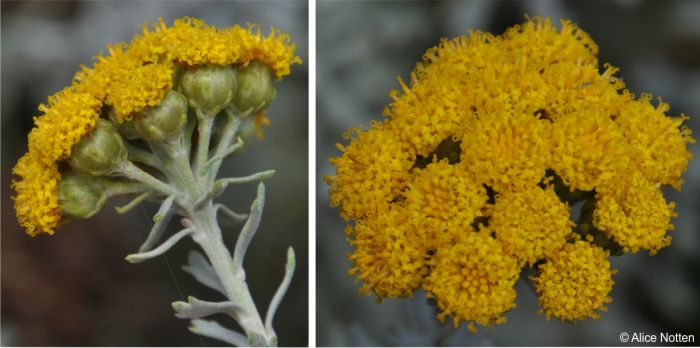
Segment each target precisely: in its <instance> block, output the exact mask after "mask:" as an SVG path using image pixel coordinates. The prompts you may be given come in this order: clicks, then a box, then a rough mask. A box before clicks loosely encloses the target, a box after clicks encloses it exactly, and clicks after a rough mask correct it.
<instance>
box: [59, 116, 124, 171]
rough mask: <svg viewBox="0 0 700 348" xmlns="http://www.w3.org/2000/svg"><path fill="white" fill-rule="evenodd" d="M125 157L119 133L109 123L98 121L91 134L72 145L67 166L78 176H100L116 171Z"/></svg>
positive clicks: (102, 120) (122, 141)
mask: <svg viewBox="0 0 700 348" xmlns="http://www.w3.org/2000/svg"><path fill="white" fill-rule="evenodd" d="M126 156H127V153H126V147H125V146H124V140H122V137H121V135H119V131H117V129H116V128H114V126H113V125H112V123H111V122H109V121H107V120H105V119H99V120H97V124H96V125H95V129H94V130H93V131H92V133H90V134H88V135H87V136H86V137H84V138H83V139H81V140H80V141H79V142H78V143H77V144H75V145H73V149H72V154H71V156H70V159H68V164H69V165H70V167H71V169H73V171H75V172H76V173H78V174H83V175H94V176H102V175H108V174H111V173H113V172H115V171H117V170H118V169H119V167H120V166H121V165H122V163H124V161H126Z"/></svg>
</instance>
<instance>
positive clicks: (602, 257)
mask: <svg viewBox="0 0 700 348" xmlns="http://www.w3.org/2000/svg"><path fill="white" fill-rule="evenodd" d="M597 54H598V47H597V46H596V44H595V43H594V42H593V40H592V39H591V38H590V37H589V36H588V35H587V34H586V33H585V32H583V31H582V30H581V29H579V28H578V27H577V26H576V25H575V24H573V23H571V22H569V21H566V20H563V21H562V22H561V26H560V27H559V28H557V26H555V25H553V24H552V23H551V21H550V20H549V19H542V18H535V19H528V20H527V21H526V22H525V23H524V24H522V25H517V26H514V27H512V28H510V29H508V30H507V31H506V32H505V33H504V34H502V35H500V36H494V35H491V34H488V33H482V32H470V33H469V34H468V35H464V36H460V37H457V38H455V39H452V40H447V39H444V40H442V41H441V42H440V43H439V44H438V45H437V46H436V47H434V48H431V49H429V50H428V51H427V52H426V53H425V55H424V57H423V61H422V62H420V63H418V65H417V66H416V68H415V70H414V71H413V72H412V73H411V75H410V81H408V82H404V80H401V79H399V86H400V88H399V90H395V91H392V92H391V93H390V96H391V98H392V99H393V101H392V102H391V103H390V104H389V105H388V106H387V107H386V108H385V109H384V116H385V119H384V120H383V122H377V121H372V122H371V126H370V127H369V128H367V129H363V128H356V129H352V130H351V131H349V132H348V134H346V136H345V137H346V139H349V143H348V144H344V145H343V144H338V145H337V148H338V149H339V150H340V151H341V152H342V154H341V155H340V156H339V157H336V158H331V159H330V161H331V163H332V164H333V165H335V167H336V173H335V175H332V176H327V177H326V181H327V183H328V185H329V191H330V201H331V205H332V206H334V207H337V208H338V209H339V210H340V214H341V216H342V217H343V218H345V219H346V220H348V221H349V223H350V225H349V226H348V231H350V232H349V233H348V235H347V236H348V240H349V242H350V244H351V245H352V246H353V247H354V251H353V253H351V254H350V255H349V257H350V260H351V261H353V264H354V265H353V269H352V271H353V272H351V273H352V274H354V275H356V276H357V278H358V280H360V281H362V282H363V284H362V287H361V292H362V293H364V294H370V293H374V294H375V295H377V296H378V297H380V298H381V297H405V296H410V295H412V294H413V292H414V291H416V290H418V289H421V288H422V289H424V290H426V292H427V294H428V296H430V297H435V298H436V299H437V303H438V305H439V307H440V309H441V310H442V313H441V314H440V315H439V317H440V318H441V319H442V318H444V317H445V316H451V317H452V318H453V321H454V322H455V324H458V323H459V322H460V321H466V322H467V323H469V324H468V326H469V328H470V329H474V324H475V323H476V324H480V325H491V324H498V323H502V322H504V321H505V316H504V315H505V313H506V312H507V311H508V310H509V309H511V308H513V307H514V305H515V303H514V300H515V291H514V289H513V284H514V282H515V280H516V279H517V278H518V274H519V271H520V269H521V268H522V267H534V268H536V269H539V276H538V277H537V278H536V279H537V280H536V284H537V289H538V295H539V296H540V303H541V304H542V307H543V313H544V314H546V315H547V317H551V316H554V317H557V318H560V319H562V320H574V319H583V318H586V317H594V318H595V317H597V316H598V315H597V314H596V311H598V310H602V309H604V305H605V303H607V302H609V301H610V299H609V298H608V293H609V292H610V289H611V287H612V280H611V276H612V273H614V272H613V271H611V270H610V264H609V263H608V261H607V257H608V255H609V253H610V250H613V249H614V248H616V247H620V249H622V250H624V251H627V252H637V251H639V250H641V249H645V250H648V251H649V252H650V253H652V254H654V253H656V252H658V250H659V249H661V248H663V247H665V246H667V245H668V244H669V243H670V237H669V236H667V235H666V233H667V231H669V230H671V229H673V225H672V224H671V222H670V220H671V218H672V217H674V216H675V213H674V212H673V208H674V204H673V203H667V202H666V200H665V199H664V197H663V194H662V192H661V187H662V186H663V185H672V186H674V187H676V188H677V189H680V185H681V183H682V180H681V178H680V176H681V174H682V173H683V172H684V171H685V170H686V168H687V165H688V161H689V160H690V158H691V153H690V151H689V150H688V144H689V143H692V142H694V141H695V140H694V139H693V138H692V137H691V132H690V129H688V128H687V127H686V126H684V125H683V122H684V121H685V120H686V119H687V117H686V116H683V115H681V116H680V117H669V116H667V115H666V112H667V111H668V110H669V107H668V105H667V104H665V103H663V102H661V101H659V103H658V104H657V105H656V106H654V105H653V104H652V102H651V99H652V98H651V97H650V96H649V95H646V94H643V95H642V97H641V98H638V99H637V98H636V97H635V95H634V94H633V93H631V92H630V91H628V90H627V89H625V85H624V83H623V82H622V80H621V79H619V78H617V77H616V76H615V74H616V73H617V71H618V69H617V68H616V67H613V66H611V65H609V64H604V65H603V66H600V65H599V63H598V59H597ZM582 201H584V202H586V203H587V204H585V205H584V207H590V208H586V209H593V210H592V211H589V210H585V211H583V212H582V213H581V214H579V215H581V216H580V217H579V218H578V220H577V221H576V222H574V221H571V216H572V213H571V211H570V206H573V204H574V203H576V202H582ZM579 235H582V236H584V235H585V237H586V238H580V237H579ZM603 240H606V241H607V242H602V241H603ZM595 243H600V244H601V245H600V246H599V245H597V244H595ZM604 243H608V244H606V245H603V244H604ZM611 245H612V246H611ZM603 247H605V248H609V250H607V249H603ZM615 250H617V249H615Z"/></svg>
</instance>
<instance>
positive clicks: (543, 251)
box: [489, 187, 573, 266]
mask: <svg viewBox="0 0 700 348" xmlns="http://www.w3.org/2000/svg"><path fill="white" fill-rule="evenodd" d="M572 225H573V223H572V222H571V220H570V212H569V207H568V206H567V204H566V203H563V202H561V201H560V200H559V197H557V195H556V193H554V189H552V188H551V187H550V188H547V189H544V190H543V189H541V188H539V187H534V188H531V189H528V190H525V191H521V192H515V193H504V194H502V195H499V196H498V197H497V198H496V204H495V205H494V207H493V212H492V215H491V219H490V222H489V230H491V231H493V232H495V233H496V239H498V241H500V242H501V244H502V245H503V250H504V252H505V253H506V254H508V255H511V256H513V257H514V258H516V259H517V260H518V262H519V263H520V265H521V266H525V264H529V265H533V264H534V263H535V262H537V261H538V260H540V259H542V258H545V257H547V256H549V255H551V254H552V253H553V252H555V251H557V250H559V249H561V247H562V246H563V245H564V244H565V243H566V239H567V238H568V237H570V236H571V227H572Z"/></svg>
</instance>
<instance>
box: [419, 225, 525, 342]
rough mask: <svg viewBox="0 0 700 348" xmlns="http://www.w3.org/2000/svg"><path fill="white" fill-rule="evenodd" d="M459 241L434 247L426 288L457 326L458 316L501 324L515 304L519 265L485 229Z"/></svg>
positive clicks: (444, 314) (439, 317)
mask: <svg viewBox="0 0 700 348" xmlns="http://www.w3.org/2000/svg"><path fill="white" fill-rule="evenodd" d="M462 236H463V237H462V238H461V240H460V241H458V242H457V243H455V244H454V245H452V246H450V247H444V248H441V249H439V250H438V251H437V253H436V255H435V260H434V267H433V270H432V272H431V273H430V275H429V276H428V277H427V279H426V283H425V289H426V290H427V291H429V293H430V294H431V295H430V296H434V297H435V298H436V300H437V303H438V306H439V307H440V309H441V310H442V313H440V314H439V315H438V319H440V320H444V318H445V317H446V316H448V315H450V316H452V320H453V322H454V324H455V326H457V324H458V323H459V321H460V320H465V321H467V322H470V324H469V328H470V330H472V331H475V330H476V328H475V327H474V326H473V324H472V323H471V322H476V323H478V324H481V325H491V324H501V323H504V322H505V321H506V318H505V317H504V316H503V314H504V313H505V312H506V311H508V310H510V309H512V308H515V296H516V293H515V282H516V281H517V280H518V274H519V273H520V268H519V267H518V263H517V262H516V260H515V259H514V258H512V257H510V256H508V255H506V254H505V253H504V251H503V248H502V247H501V244H500V243H499V242H498V241H497V240H495V239H494V238H492V237H491V236H489V235H488V234H486V233H483V232H480V233H473V232H472V233H465V234H463V235H462Z"/></svg>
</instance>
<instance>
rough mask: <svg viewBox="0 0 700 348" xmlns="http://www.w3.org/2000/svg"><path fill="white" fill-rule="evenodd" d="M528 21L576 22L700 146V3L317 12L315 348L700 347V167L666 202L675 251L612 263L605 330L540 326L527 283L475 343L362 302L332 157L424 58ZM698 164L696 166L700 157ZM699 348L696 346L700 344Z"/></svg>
mask: <svg viewBox="0 0 700 348" xmlns="http://www.w3.org/2000/svg"><path fill="white" fill-rule="evenodd" d="M525 14H527V15H529V16H551V17H552V19H553V22H555V23H559V20H560V19H562V18H567V19H571V20H573V21H574V22H576V23H578V24H579V25H580V26H581V28H583V30H584V31H586V32H588V33H589V34H590V35H591V36H592V37H593V39H594V40H595V42H596V43H597V44H598V45H599V47H600V54H599V60H600V62H601V65H602V63H604V62H610V63H612V64H613V65H615V66H618V67H620V68H621V70H620V72H619V73H618V76H621V77H622V78H623V79H624V81H625V83H626V84H627V87H628V88H629V89H630V90H631V91H633V92H635V93H636V94H637V95H639V94H640V93H642V92H650V93H652V94H653V95H654V96H662V97H663V98H664V101H666V102H668V103H670V104H671V111H670V114H671V115H679V114H681V113H685V114H686V115H689V116H691V119H690V121H688V122H687V123H688V124H689V125H690V127H691V128H692V129H694V130H695V131H696V134H695V136H696V138H697V136H698V133H700V2H699V1H637V0H624V1H623V0H617V1H569V2H560V1H517V2H516V1H464V2H459V1H444V2H438V1H434V2H376V1H375V2H369V1H342V2H337V1H320V2H319V3H318V8H317V17H318V22H317V31H318V33H317V40H318V41H317V62H318V65H317V83H318V88H317V93H318V94H317V97H318V99H317V111H318V114H317V129H316V132H317V145H316V146H317V158H316V160H317V168H318V173H319V175H318V180H317V186H316V192H317V200H318V204H317V230H318V231H317V265H318V267H317V268H318V269H317V280H316V283H317V305H316V309H317V319H316V320H317V323H318V327H317V336H318V344H319V345H329V346H338V345H340V346H352V345H364V346H375V345H380V346H381V345H404V346H420V345H429V346H433V345H437V346H439V345H461V346H463V345H519V346H530V345H545V346H548V345H564V346H566V345H577V346H582V345H584V346H585V345H607V346H609V345H619V344H620V340H619V335H620V333H621V332H623V331H626V332H628V333H630V334H632V333H633V332H642V331H643V332H646V333H653V334H655V335H657V336H658V335H659V332H667V333H671V334H675V333H682V334H694V335H695V339H696V340H698V339H700V298H698V294H700V277H698V272H699V271H700V234H699V233H698V224H699V222H700V221H698V219H700V214H698V213H699V209H700V160H697V159H696V160H694V161H691V163H690V165H689V168H688V171H687V172H686V173H685V175H684V178H685V185H684V186H683V191H682V192H680V193H679V192H676V191H673V190H669V191H668V192H667V194H666V198H667V199H669V200H671V201H675V202H676V203H677V205H678V208H677V211H678V212H679V214H680V216H679V217H678V218H676V219H674V221H673V222H674V223H675V225H676V230H675V231H674V232H672V233H671V235H672V236H673V244H672V245H671V246H670V247H668V248H666V249H663V250H662V251H661V252H660V253H659V254H658V255H657V256H654V257H651V256H649V255H648V253H646V252H639V253H637V254H636V255H625V256H623V257H617V258H612V264H613V267H614V268H616V269H618V270H619V273H618V274H617V275H615V277H614V279H615V281H616V285H615V287H614V289H613V291H612V294H611V296H612V298H613V303H611V304H610V305H608V308H609V310H608V312H607V313H603V314H602V318H601V319H600V320H598V321H596V320H587V321H584V322H580V323H578V324H575V325H571V324H564V323H561V322H559V321H557V320H551V321H547V320H546V319H545V318H544V316H541V315H537V310H538V306H537V301H536V297H535V295H534V293H533V292H532V291H531V290H530V289H528V288H527V286H526V285H525V284H524V283H523V282H522V281H519V282H518V284H517V292H518V300H517V306H518V307H517V308H516V309H514V310H513V311H511V312H510V313H508V315H507V317H508V322H507V323H506V324H503V325H498V326H495V327H489V328H481V327H480V328H479V332H478V333H477V334H471V333H470V332H469V331H468V330H467V329H466V327H465V325H464V324H462V325H461V326H460V327H459V328H458V329H457V330H454V329H453V328H452V325H451V323H449V322H448V323H446V324H444V325H441V324H439V322H438V321H437V320H436V319H435V312H434V310H433V309H432V307H430V306H428V305H427V304H426V300H425V294H424V293H422V292H421V293H417V294H416V295H415V296H414V297H413V298H412V299H410V300H385V301H384V302H382V303H381V304H375V303H374V298H372V297H366V296H361V295H359V294H358V293H357V289H358V288H359V284H355V283H354V282H353V279H352V278H350V277H348V276H347V275H346V270H347V269H348V268H349V266H350V262H349V261H348V260H347V259H346V258H345V253H347V252H349V251H350V247H349V245H348V243H347V242H346V241H345V234H344V233H343V226H344V222H343V220H342V219H341V218H340V216H339V215H338V212H337V211H336V210H335V209H332V208H331V207H330V206H329V200H328V191H327V186H326V184H325V183H324V182H323V176H324V175H328V174H332V173H334V172H335V170H334V167H332V166H331V165H330V164H329V163H328V161H327V158H328V157H330V156H333V157H334V156H338V155H339V154H340V152H339V151H338V150H336V149H335V147H334V144H335V143H337V142H343V139H342V137H341V135H342V133H343V132H344V131H345V130H346V129H348V128H350V127H356V126H358V125H360V124H364V125H368V123H369V121H370V120H373V119H375V120H381V119H382V116H381V113H382V110H383V108H384V106H385V105H387V104H388V103H389V102H390V101H391V100H390V98H389V96H388V94H389V91H390V90H392V89H396V88H399V84H398V82H397V81H396V77H397V76H401V77H402V78H403V79H404V81H407V80H408V79H409V73H410V72H411V70H412V69H413V67H414V66H415V64H416V63H417V62H418V61H420V60H421V58H422V55H423V53H424V52H425V51H426V50H427V49H428V48H430V47H432V46H434V45H436V44H437V43H438V42H439V40H440V38H444V37H448V38H453V37H456V36H459V35H462V34H465V33H466V31H467V30H472V29H473V30H482V31H488V32H491V33H494V34H500V33H502V32H504V31H505V29H506V28H508V27H510V26H512V25H514V24H518V23H522V22H523V21H524V20H525V17H524V16H525ZM691 151H692V152H694V153H695V154H696V157H697V156H700V146H699V145H698V144H694V145H692V146H691ZM695 344H697V341H696V343H695Z"/></svg>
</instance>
